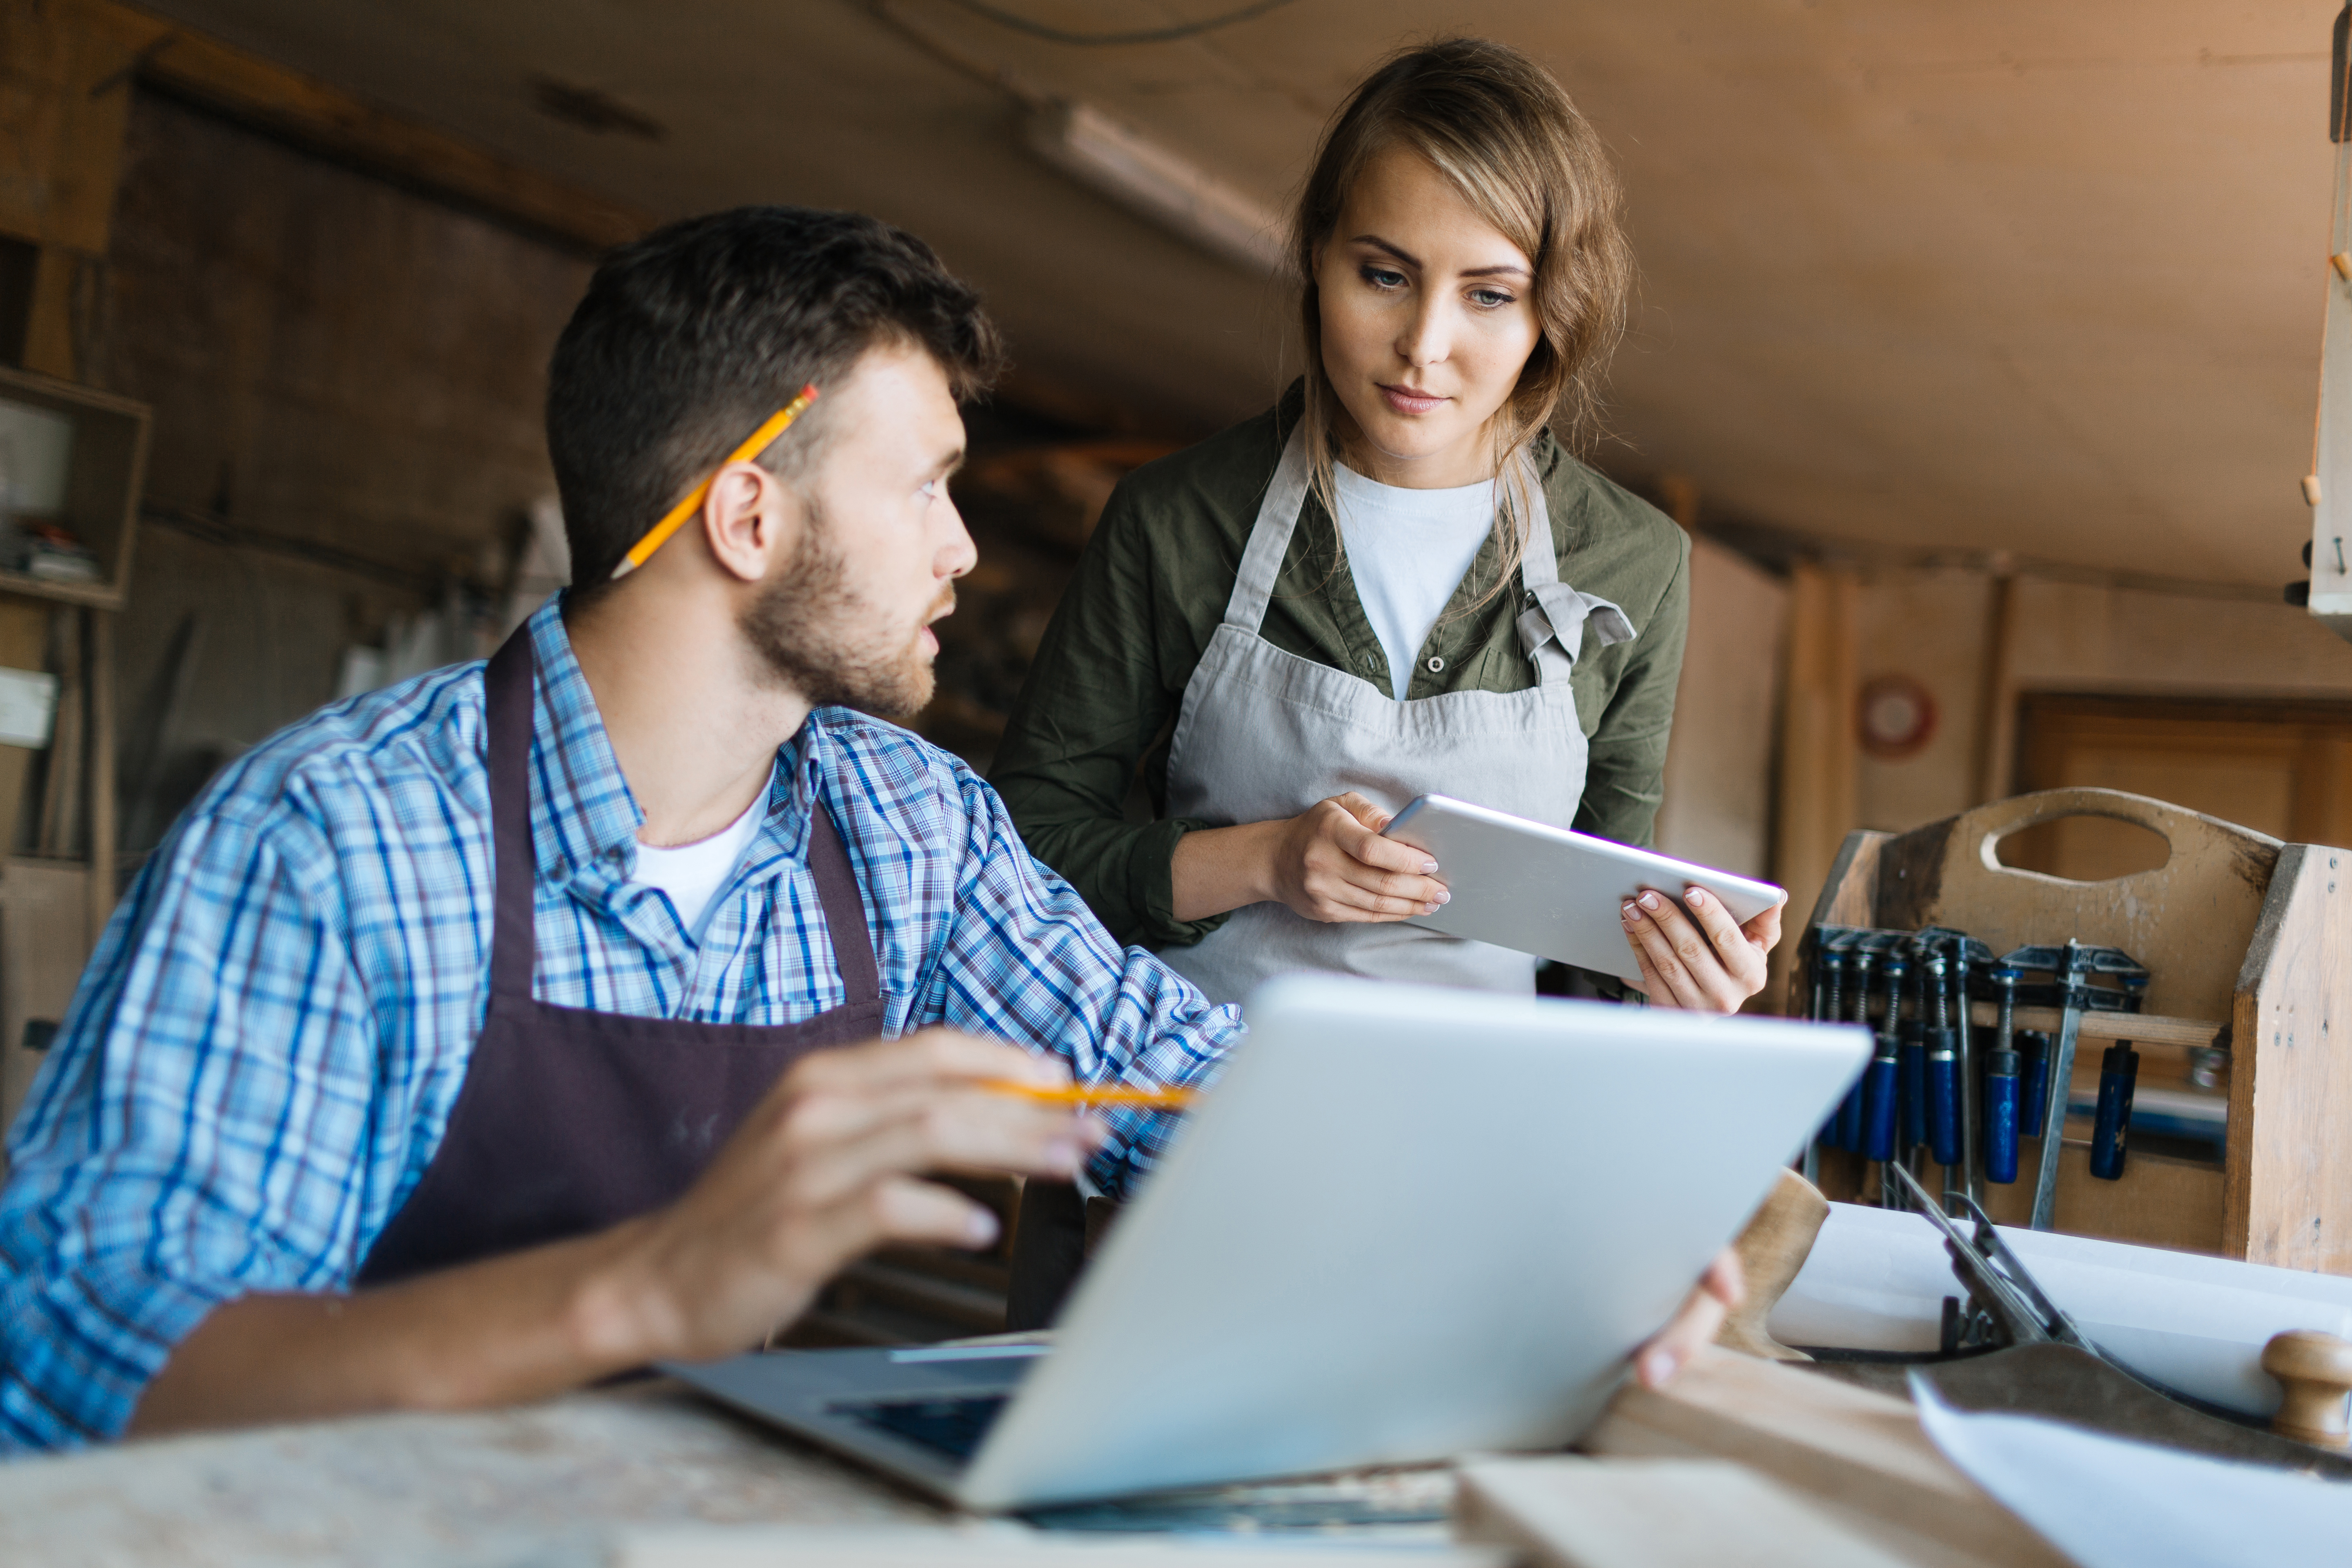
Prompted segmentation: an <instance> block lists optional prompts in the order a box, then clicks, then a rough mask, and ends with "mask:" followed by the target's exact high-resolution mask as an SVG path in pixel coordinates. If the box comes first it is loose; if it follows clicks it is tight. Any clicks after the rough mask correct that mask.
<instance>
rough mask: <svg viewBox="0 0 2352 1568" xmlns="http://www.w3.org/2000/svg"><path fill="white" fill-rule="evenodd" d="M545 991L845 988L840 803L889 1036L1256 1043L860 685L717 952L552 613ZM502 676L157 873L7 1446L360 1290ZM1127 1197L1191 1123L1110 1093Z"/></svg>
mask: <svg viewBox="0 0 2352 1568" xmlns="http://www.w3.org/2000/svg"><path fill="white" fill-rule="evenodd" d="M530 636H531V637H532V639H533V642H534V644H535V646H536V648H537V651H538V655H539V665H540V686H539V700H538V702H537V704H536V724H535V730H536V733H535V736H534V741H533V746H532V752H531V773H532V796H533V807H532V829H533V837H534V838H535V840H536V844H537V850H538V859H539V881H538V889H537V895H538V896H537V928H538V945H539V963H538V981H537V990H538V994H539V997H540V999H541V1000H542V1001H546V1002H552V1003H558V1004H562V1005H568V1006H573V1007H591V1008H595V1009H597V1010H599V1011H603V1012H608V1013H625V1014H630V1015H634V1016H642V1017H659V1018H676V1019H694V1020H698V1021H702V1022H708V1023H741V1024H766V1025H777V1024H794V1023H798V1022H800V1021H802V1020H803V1019H805V1018H808V1017H810V1016H814V1015H815V1014H817V1013H820V1012H823V1011H824V1010H825V1009H827V1008H829V1007H835V1006H838V1005H841V1003H842V1002H843V1001H844V1000H845V996H844V991H843V987H842V983H841V978H840V975H839V974H838V973H836V971H835V966H834V959H833V952H832V948H831V945H830V943H829V942H828V941H827V939H826V936H825V926H824V913H823V910H822V908H821V906H820V904H819V902H818V899H817V891H816V883H815V880H814V877H813V876H812V875H811V873H810V871H809V868H808V865H807V862H806V858H805V855H804V846H805V845H806V842H807V838H808V830H809V821H810V812H811V811H812V809H813V808H814V803H815V801H816V800H817V799H818V797H819V796H820V795H821V796H822V797H823V799H824V801H826V802H827V803H829V804H830V805H831V808H832V811H833V814H834V818H835V823H836V825H837V826H839V827H840V829H841V832H842V837H843V840H844V842H845V846H846V847H847V849H848V852H849V858H850V862H851V864H852V865H853V866H854V867H855V868H856V872H857V878H858V881H859V884H860V886H861V887H862V889H864V893H865V901H866V914H867V919H868V922H869V924H870V926H871V929H872V930H873V932H874V938H875V950H876V957H877V961H878V962H879V963H880V965H881V972H882V990H883V994H884V999H885V1003H886V1005H887V1025H886V1032H887V1033H888V1034H890V1035H894V1036H895V1035H898V1034H900V1033H903V1032H905V1031H908V1030H910V1029H914V1028H919V1027H921V1026H926V1025H931V1024H949V1025H953V1026H958V1027H961V1028H964V1029H968V1030H971V1031H972V1032H973V1033H975V1034H981V1035H986V1036H992V1037H997V1038H1000V1039H1006V1040H1013V1041H1018V1042H1022V1043H1024V1044H1027V1045H1029V1046H1031V1047H1033V1048H1043V1049H1045V1050H1048V1051H1051V1052H1053V1053H1054V1054H1055V1055H1057V1056H1060V1057H1062V1058H1065V1059H1066V1060H1067V1061H1068V1063H1069V1064H1070V1068H1071V1070H1072V1072H1073V1073H1074V1074H1075V1075H1076V1077H1077V1078H1078V1079H1080V1080H1081V1081H1084V1082H1088V1083H1093V1082H1101V1081H1106V1080H1126V1081H1136V1082H1151V1083H1173V1084H1190V1083H1196V1082H1201V1081H1204V1080H1205V1079H1206V1078H1207V1077H1208V1076H1209V1075H1211V1074H1212V1073H1213V1071H1214V1068H1215V1066H1216V1064H1217V1062H1218V1061H1219V1059H1220V1058H1221V1056H1222V1053H1223V1050H1224V1049H1225V1047H1227V1046H1228V1045H1229V1044H1230V1043H1231V1042H1232V1041H1233V1040H1234V1037H1236V1036H1237V1035H1238V1033H1239V1032H1240V1027H1241V1026H1240V1020H1239V1017H1238V1015H1237V1014H1236V1013H1235V1011H1234V1009H1232V1008H1230V1007H1213V1006H1211V1005H1209V1003H1208V1002H1207V1000H1206V999H1205V998H1203V997H1202V995H1201V994H1200V993H1199V992H1197V991H1195V990H1194V989H1192V986H1191V985H1189V984H1187V983H1186V982H1185V981H1184V980H1183V979H1182V978H1181V977H1180V976H1178V975H1176V974H1175V973H1172V972H1171V971H1170V970H1168V969H1166V968H1164V967H1162V966H1161V965H1160V963H1159V962H1158V961H1157V960H1155V959H1153V958H1152V957H1151V956H1150V954H1148V953H1146V952H1142V951H1141V950H1140V949H1135V948H1129V949H1127V950H1125V951H1122V950H1121V949H1120V948H1119V946H1118V944H1117V943H1116V942H1113V941H1112V940H1111V939H1110V937H1109V936H1108V933H1106V932H1105V931H1104V930H1103V929H1102V927H1101V925H1100V924H1099V923H1097V921H1096V920H1095V919H1094V917H1093V916H1092V915H1091V914H1090V913H1089V912H1088V911H1087V908H1086V906H1085V904H1084V903H1083V902H1081V901H1080V900H1079V899H1078V897H1077V895H1076V893H1074V892H1072V891H1071V890H1070V889H1069V887H1068V886H1067V885H1066V883H1064V882H1063V881H1062V879H1060V878H1059V877H1056V876H1055V874H1054V873H1053V872H1051V871H1049V870H1047V869H1046V868H1044V867H1043V866H1040V865H1038V864H1037V863H1036V862H1035V861H1034V860H1033V859H1031V858H1029V854H1028V852H1027V850H1025V849H1024V847H1023V846H1022V843H1021V838H1020V837H1019V835H1018V833H1017V832H1016V831H1015V829H1014V828H1013V821H1012V819H1011V817H1009V816H1007V815H1006V814H1005V810H1004V807H1003V805H1002V804H1001V803H1000V802H999V801H998V800H997V798H996V795H995V793H994V792H993V791H992V790H991V789H990V788H989V787H988V786H987V784H984V783H982V781H981V780H980V779H979V778H978V777H976V776H975V775H974V774H973V773H971V771H970V770H969V769H967V768H966V767H965V766H964V765H963V764H962V763H960V762H958V761H956V760H955V759H954V758H953V757H950V756H949V755H948V754H946V753H945V752H941V751H940V750H939V749H938V748H936V747H934V746H930V745H928V744H926V743H925V742H922V741H920V740H919V739H917V738H916V737H914V736H912V735H910V734H908V733H907V732H906V731H903V730H899V729H897V728H895V727H893V726H891V725H888V724H885V723H881V722H879V721H876V720H873V719H869V718H866V717H864V716H862V715H860V714H856V713H853V712H850V711H848V710H843V709H838V708H825V709H819V710H817V711H815V712H814V713H813V714H811V715H810V717H809V719H808V721H807V722H806V723H805V724H804V725H803V726H802V728H801V731H800V732H799V734H797V735H796V736H794V737H793V740H792V741H791V742H789V743H787V744H786V745H785V747H784V748H783V749H782V752H781V753H780V756H779V763H778V767H777V772H776V782H775V784H774V785H773V787H772V792H771V794H770V796H769V801H768V810H767V816H766V819H765V821H764V822H763V823H762V825H761V828H760V830H759V833H758V835H757V837H755V838H754V839H753V840H752V843H751V847H750V849H748V850H747V851H746V852H745V855H744V858H743V860H742V863H741V865H740V867H739V868H737V869H736V871H735V873H734V874H733V876H732V878H731V879H730V881H729V882H728V883H727V884H725V885H724V886H723V887H722V888H721V889H720V890H719V894H718V895H717V896H716V897H715V898H714V899H713V900H712V905H711V909H710V911H709V914H708V915H707V916H706V917H705V920H704V922H703V927H702V931H701V937H700V941H699V942H697V941H695V940H694V938H693V937H692V936H690V935H689V933H688V931H687V929H686V928H685V927H684V926H683V925H682V924H681V923H680V922H679V920H678V917H677V911H676V910H675V909H674V908H673V907H672V906H671V904H670V901H669V899H668V896H667V894H665V893H663V892H661V891H659V890H658V889H653V888H649V887H646V886H644V885H642V884H636V883H632V882H631V881H630V880H629V877H630V874H631V872H632V870H633V869H634V867H635V858H634V857H635V843H636V831H637V827H638V826H639V823H640V822H641V820H642V818H641V816H640V814H639V812H638V810H637V807H636V805H635V801H634V800H633V799H632V798H631V797H630V795H629V790H628V785H627V784H626V783H625V781H624V780H623V778H622V776H621V771H620V768H619V766H618V764H617V763H615V762H614V757H613V752H612V748H611V745H610V743H609V742H608V741H607V740H606V737H605V733H604V725H603V723H602V721H600V720H599V719H598V717H597V713H596V707H595V700H594V699H593V697H592V696H591V695H590V692H589V689H588V683H587V680H586V679H585V678H583V676H582V674H581V672H580V667H579V665H578V663H577V662H575V661H574V659H573V658H572V650H571V644H570V641H569V639H568V638H567V637H565V635H564V629H563V622H562V617H561V616H560V614H559V611H558V606H557V605H555V604H551V605H548V606H547V607H546V608H543V609H541V611H540V612H539V613H538V614H537V615H536V616H533V617H532V620H531V622H530ZM482 668H483V667H482V666H481V665H479V664H469V665H462V666H458V667H457V668H450V669H445V670H440V671H436V672H435V673H434V674H431V675H426V676H424V677H421V678H419V679H415V680H411V681H408V682H405V683H404V684H402V685H399V686H395V687H393V688H390V689H386V690H383V691H379V692H374V693H372V694H370V695H368V696H365V697H361V698H356V699H353V700H350V701H347V702H341V703H338V704H336V705H335V706H333V707H331V708H328V709H325V710H322V711H320V712H319V713H317V714H314V715H312V716H311V717H310V718H309V719H306V720H304V721H301V722H300V723H298V724H296V725H294V726H293V727H292V728H290V729H288V730H285V731H280V732H279V733H278V735H277V736H275V737H274V738H272V739H271V740H269V741H268V742H264V743H263V744H261V745H260V746H258V747H257V748H255V749H254V750H253V751H252V752H248V753H247V755H246V756H244V757H243V758H241V759H239V760H238V761H237V763H236V764H235V765H233V766H232V767H230V768H229V769H228V770H227V771H226V773H223V774H222V776H221V777H219V778H218V779H217V780H215V782H214V783H213V784H212V785H211V786H210V787H209V788H207V789H206V791H205V794H204V796H203V797H202V799H200V800H199V801H198V802H197V804H196V805H194V807H193V808H192V809H191V810H190V811H189V812H188V813H187V815H186V816H184V818H182V820H181V821H180V822H179V824H178V825H177V826H175V827H174V828H173V830H172V833H171V836H170V837H169V838H168V839H167V840H166V841H165V842H164V844H163V847H161V848H160V849H158V850H157V851H156V853H155V854H154V856H153V857H152V858H151V859H150V860H149V861H148V863H147V865H146V867H145V868H143V869H142V871H141V873H140V875H139V878H138V880H137V881H136V882H135V883H134V884H133V886H132V887H131V891H130V892H129V894H128V895H127V896H126V897H125V899H124V900H123V902H122V904H121V908H120V909H118V910H116V911H115V915H114V919H113V921H111V922H110V924H109V925H108V927H107V931H106V934H105V936H104V938H103V940H102V941H101V942H100V944H99V948H98V951H97V952H96V953H95V954H94V955H93V956H92V958H91V960H90V964H89V970H88V972H87V973H85V974H84V975H83V977H82V983H81V988H80V990H79V992H78V993H76V994H75V997H74V1001H73V1005H72V1007H71V1009H70V1011H69V1012H68V1014H67V1016H66V1018H65V1020H64V1023H63V1026H62V1028H61V1029H60V1031H59V1033H58V1037H57V1040H56V1043H55V1044H54V1045H53V1046H52V1047H51V1048H50V1050H49V1053H48V1057H47V1061H46V1063H45V1064H44V1066H43V1067H42V1068H41V1071H40V1075H39V1077H38V1079H37V1080H36V1082H35V1084H34V1086H33V1089H32V1095H31V1098H30V1100H28V1101H27V1102H26V1108H25V1112H24V1114H23V1116H22V1117H21V1118H20V1119H19V1120H18V1121H17V1123H16V1128H15V1130H14V1131H13V1132H12V1133H11V1135H10V1139H9V1147H8V1155H9V1160H10V1164H11V1171H10V1176H9V1181H8V1184H7V1187H6V1189H5V1192H4V1193H0V1452H5V1451H8V1450H11V1449H29V1448H47V1447H61V1446H68V1445H72V1444H76V1443H79V1442H82V1441H86V1440H89V1439H91V1438H99V1437H109V1436H114V1435H116V1434H118V1433H120V1432H121V1430H122V1428H123V1426H125V1424H126V1423H127V1422H128V1421H129V1419H130V1416H131V1411H132V1408H133V1407H134V1406H135V1405H136V1404H137V1401H138V1399H139V1396H140V1394H141V1393H142V1390H143V1389H144V1387H145V1385H146V1384H147V1382H148V1380H149V1379H150V1378H152V1376H153V1375H154V1374H155V1373H156V1372H157V1371H158V1370H159V1369H160V1368H161V1367H162V1365H163V1362H164V1360H165V1358H166V1357H167V1356H168V1355H169V1354H170V1352H171V1350H172V1347H173V1345H174V1344H176V1343H177V1342H179V1341H180V1340H181V1339H182V1338H183V1337H184V1336H185V1335H186V1334H187V1333H188V1332H189V1331H191V1330H192V1329H194V1327H195V1326H196V1324H197V1322H198V1321H200V1320H201V1319H202V1318H203V1317H204V1316H205V1313H207V1312H208V1311H210V1310H212V1309H213V1308H214V1307H215V1306H218V1305H219V1304H221V1303H222V1302H225V1301H227V1300H233V1299H234V1298H236V1297H237V1296H240V1295H243V1294H246V1293H247V1292H252V1291H288V1290H299V1291H331V1290H339V1289H345V1288H347V1287H348V1286H349V1285H350V1284H351V1281H352V1276H353V1274H354V1273H355V1272H356V1271H357V1269H358V1268H359V1266H360V1264H361V1262H362V1260H363V1259H364V1258H366V1256H367V1254H368V1250H369V1248H370V1247H372V1246H373V1243H374V1241H375V1238H376V1237H377V1236H378V1235H379V1234H380V1233H381V1232H382V1231H383V1228H384V1226H385V1225H386V1224H387V1223H388V1222H389V1221H390V1220H391V1219H392V1217H393V1215H394V1213H396V1212H397V1211H398V1210H399V1208H400V1206H401V1205H402V1203H403V1202H404V1200H405V1199H406V1198H407V1196H408V1194H409V1193H410V1191H411V1190H412V1189H413V1188H414V1187H415V1185H416V1183H417V1180H418V1179H419V1178H420V1177H421V1176H423V1175H424V1173H425V1166H426V1165H427V1164H428V1163H431V1161H432V1159H433V1155H434V1152H435V1150H436V1148H438V1147H439V1145H440V1142H441V1137H442V1133H443V1131H444V1130H445V1129H446V1126H447V1124H448V1121H449V1115H450V1111H451V1108H452V1107H453V1106H454V1104H455V1103H456V1101H457V1090H458V1088H459V1086H460V1085H461V1084H462V1083H463V1082H464V1080H465V1077H466V1067H467V1060H468V1058H470V1057H471V1055H472V1051H473V1046H474V1039H475V1037H476V1035H477V1034H478V1032H479V1031H480V1029H481V1026H482V1020H483V1016H484V1012H485V1008H486V1006H487V1003H488V963H489V946H490V921H491V898H490V892H491V880H492V877H491V866H492V858H491V848H490V806H489V777H488V765H487V763H486V762H485V753H484V734H483V729H484V717H483V681H482ZM1111 1121H1112V1131H1113V1137H1112V1141H1111V1142H1110V1143H1109V1145H1108V1147H1107V1148H1106V1149H1105V1150H1104V1152H1102V1154H1101V1155H1100V1156H1099V1157H1098V1158H1097V1161H1096V1163H1095V1164H1094V1166H1093V1169H1092V1171H1091V1174H1092V1175H1093V1177H1094V1179H1095V1180H1096V1181H1097V1183H1098V1184H1100V1185H1102V1186H1103V1187H1104V1188H1105V1189H1107V1190H1108V1191H1111V1192H1114V1193H1116V1192H1120V1191H1123V1190H1124V1189H1125V1187H1126V1185H1127V1183H1128V1179H1129V1176H1130V1175H1131V1174H1132V1173H1134V1172H1135V1171H1137V1170H1138V1169H1139V1168H1141V1167H1143V1166H1145V1165H1148V1164H1149V1163H1150V1160H1151V1159H1152V1158H1153V1156H1154V1155H1155V1154H1156V1153H1157V1152H1158V1150H1159V1148H1160V1143H1161V1142H1162V1140H1163V1139H1164V1138H1165V1136H1166V1133H1167V1127H1166V1123H1165V1120H1164V1119H1163V1118H1160V1117H1156V1116H1149V1115H1128V1116H1121V1117H1114V1118H1112V1119H1111Z"/></svg>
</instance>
